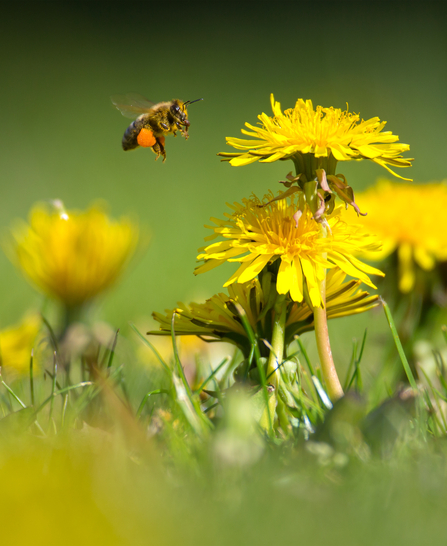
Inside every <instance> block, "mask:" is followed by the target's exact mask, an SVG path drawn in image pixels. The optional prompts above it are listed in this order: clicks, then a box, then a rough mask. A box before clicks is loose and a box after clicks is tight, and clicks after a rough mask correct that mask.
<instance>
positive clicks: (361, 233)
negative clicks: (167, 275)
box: [195, 192, 383, 307]
mask: <svg viewBox="0 0 447 546" xmlns="http://www.w3.org/2000/svg"><path fill="white" fill-rule="evenodd" d="M272 199H273V193H272V192H270V193H269V194H267V195H265V196H264V198H263V201H261V200H259V199H258V198H257V197H256V196H255V195H253V196H252V197H251V198H250V199H243V204H240V203H234V206H231V205H229V206H230V207H231V208H232V209H233V211H234V212H233V213H232V214H226V216H227V218H228V219H227V220H218V219H215V218H213V219H212V220H213V221H214V223H215V224H216V226H215V227H214V226H206V227H209V228H210V229H212V230H213V231H214V234H213V235H211V236H210V237H207V238H206V240H211V239H213V238H215V237H217V236H219V235H220V236H222V237H223V238H224V241H220V242H217V243H214V244H210V245H208V246H206V247H203V248H201V249H199V251H200V252H201V254H199V256H198V259H199V260H204V261H205V263H204V264H203V265H201V266H199V267H198V268H197V269H196V271H195V273H196V274H199V273H203V272H205V271H208V270H210V269H213V268H214V267H217V266H218V265H221V264H222V263H224V262H225V261H228V262H240V263H241V265H240V267H239V268H238V270H237V271H236V272H235V273H234V274H233V275H232V276H231V277H230V279H229V280H228V281H227V282H226V283H225V285H224V286H228V285H231V284H232V283H234V282H236V281H237V282H238V283H245V282H248V281H250V280H252V279H254V278H255V277H256V276H257V275H258V274H259V273H260V272H261V271H262V270H263V269H264V268H265V267H266V266H267V265H268V264H269V263H270V264H271V263H273V262H275V261H276V260H278V259H279V260H280V264H279V268H278V274H277V277H278V280H277V290H278V293H279V294H287V293H288V292H290V296H291V298H292V299H293V300H294V301H298V302H301V301H303V298H304V293H305V289H306V288H307V290H308V293H309V297H310V300H311V302H312V305H313V306H314V307H320V306H322V305H323V302H322V301H321V293H320V281H322V280H324V278H325V275H326V268H328V269H330V268H333V267H335V266H338V267H339V268H340V269H341V270H342V271H344V272H345V273H346V274H348V275H351V276H352V277H354V278H357V279H359V280H361V281H362V282H364V283H365V284H367V285H369V286H371V287H373V288H375V286H374V284H373V283H372V282H371V280H370V278H369V277H368V274H375V275H381V276H383V273H382V272H381V271H379V270H378V269H375V268H373V267H371V266H368V265H366V264H364V263H363V262H361V261H360V260H358V259H357V258H356V257H355V256H354V254H359V253H362V252H366V251H370V252H371V251H375V250H378V249H379V248H380V243H379V241H378V240H377V239H376V238H375V237H373V236H371V235H370V234H369V233H368V232H367V231H366V230H365V229H364V228H363V227H362V226H361V225H358V224H352V223H347V222H346V221H344V220H343V219H342V217H341V215H342V212H343V211H342V208H341V207H338V208H336V209H335V210H334V212H333V213H332V214H331V215H329V216H327V222H328V226H329V229H328V230H329V234H328V237H327V238H324V237H321V236H320V226H319V224H318V223H317V222H316V221H315V220H314V219H313V217H312V213H311V212H310V210H309V208H308V207H307V206H306V207H304V211H303V212H302V214H301V216H300V217H299V220H298V224H296V219H295V218H294V214H295V212H296V210H297V208H298V207H297V204H296V194H293V195H289V196H288V197H287V198H286V197H284V198H283V199H279V200H276V201H272Z"/></svg>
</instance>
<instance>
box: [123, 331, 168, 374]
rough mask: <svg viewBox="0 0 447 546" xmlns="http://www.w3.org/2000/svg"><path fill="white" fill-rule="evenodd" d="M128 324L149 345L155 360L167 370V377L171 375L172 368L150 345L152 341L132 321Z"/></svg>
mask: <svg viewBox="0 0 447 546" xmlns="http://www.w3.org/2000/svg"><path fill="white" fill-rule="evenodd" d="M129 326H130V327H131V328H132V330H133V331H134V332H135V333H136V334H137V336H138V337H139V338H140V339H141V341H142V342H143V343H144V344H145V345H146V346H147V347H149V349H150V350H151V351H152V352H153V353H154V355H155V356H156V358H157V360H158V361H159V362H160V364H161V365H162V366H163V368H164V370H165V371H166V372H167V374H168V375H169V377H171V376H172V370H171V368H170V367H169V366H168V365H167V364H166V362H165V361H164V360H163V359H162V357H161V355H160V353H159V352H158V351H157V349H156V348H155V347H154V346H153V345H152V343H151V342H150V341H149V340H147V339H146V338H145V337H144V336H143V334H142V333H141V332H140V331H139V330H138V328H137V327H136V326H135V324H133V323H132V322H129Z"/></svg>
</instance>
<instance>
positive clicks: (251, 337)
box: [235, 303, 273, 436]
mask: <svg viewBox="0 0 447 546" xmlns="http://www.w3.org/2000/svg"><path fill="white" fill-rule="evenodd" d="M235 307H236V309H237V312H238V314H239V316H240V318H241V321H242V325H243V327H244V330H245V332H246V333H247V336H248V339H249V340H250V344H251V346H252V347H253V348H254V355H255V360H256V366H257V367H258V371H259V377H260V379H261V386H262V391H263V397H264V403H265V407H266V409H267V415H268V425H269V434H270V435H271V436H273V416H272V415H271V412H270V405H269V392H268V389H267V378H266V376H265V370H264V366H263V365H262V362H261V352H260V350H259V346H258V340H257V339H256V336H255V334H254V332H253V329H252V327H251V325H250V323H249V321H248V318H247V314H246V312H245V311H244V309H243V307H242V306H241V305H240V304H239V303H236V304H235Z"/></svg>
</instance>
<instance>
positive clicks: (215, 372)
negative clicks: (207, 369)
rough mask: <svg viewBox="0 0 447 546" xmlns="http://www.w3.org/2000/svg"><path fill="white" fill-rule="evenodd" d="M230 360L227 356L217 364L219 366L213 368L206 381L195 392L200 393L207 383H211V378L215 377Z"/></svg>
mask: <svg viewBox="0 0 447 546" xmlns="http://www.w3.org/2000/svg"><path fill="white" fill-rule="evenodd" d="M227 362H228V357H225V358H224V359H223V360H222V362H221V363H220V364H219V365H218V366H217V368H216V369H215V370H212V372H211V374H210V375H209V376H208V377H207V378H206V379H204V381H203V382H202V384H201V385H200V387H198V388H197V389H196V390H195V391H194V393H195V394H200V393H201V392H202V391H203V389H204V388H205V385H206V384H207V383H209V382H210V381H211V379H213V377H214V376H215V375H216V374H217V372H218V371H219V370H220V369H221V368H222V366H224V365H225V364H226V363H227Z"/></svg>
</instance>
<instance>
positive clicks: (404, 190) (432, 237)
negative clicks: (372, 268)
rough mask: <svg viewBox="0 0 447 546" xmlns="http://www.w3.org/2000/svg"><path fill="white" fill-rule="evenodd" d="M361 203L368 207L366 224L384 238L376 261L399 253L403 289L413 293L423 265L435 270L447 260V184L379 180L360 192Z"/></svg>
mask: <svg viewBox="0 0 447 546" xmlns="http://www.w3.org/2000/svg"><path fill="white" fill-rule="evenodd" d="M358 201H359V203H360V204H361V205H362V206H363V207H366V208H367V209H368V212H369V214H368V216H367V217H366V218H364V219H363V220H362V224H363V225H364V226H365V228H366V229H368V231H369V232H370V233H375V234H376V235H377V236H378V237H380V239H381V240H382V241H383V248H382V251H381V252H379V253H376V254H375V255H374V256H373V255H371V257H370V258H371V259H373V260H383V259H385V258H386V257H387V256H389V255H391V254H394V253H395V255H396V256H397V261H398V273H399V290H400V291H401V292H403V293H408V292H410V291H411V290H412V289H413V288H414V285H415V280H416V272H417V269H418V268H420V269H422V270H424V271H431V270H433V269H434V267H435V266H436V264H437V263H439V262H444V261H447V230H446V229H445V220H444V211H445V210H447V183H432V184H404V183H392V182H390V181H388V180H383V179H382V180H379V181H378V183H377V184H376V185H375V186H373V187H371V188H369V189H368V190H366V191H365V192H363V193H361V194H359V196H358Z"/></svg>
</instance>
